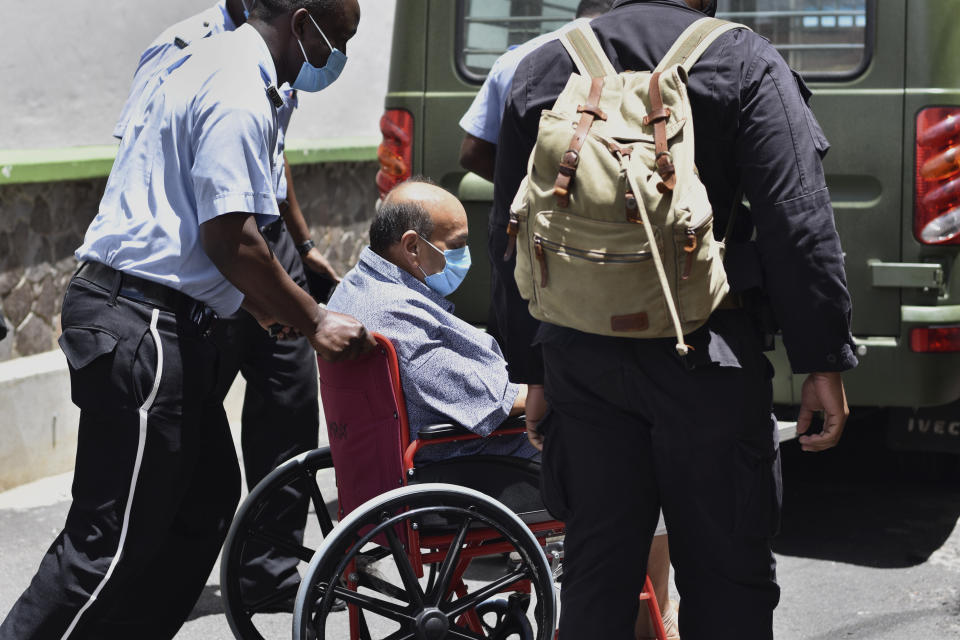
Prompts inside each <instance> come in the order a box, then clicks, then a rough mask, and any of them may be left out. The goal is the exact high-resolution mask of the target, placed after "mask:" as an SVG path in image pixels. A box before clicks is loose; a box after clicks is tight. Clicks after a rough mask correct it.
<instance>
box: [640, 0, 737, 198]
mask: <svg viewBox="0 0 960 640" xmlns="http://www.w3.org/2000/svg"><path fill="white" fill-rule="evenodd" d="M746 28H747V27H744V26H743V25H742V24H737V23H736V22H727V21H726V20H718V19H716V18H700V19H699V20H696V21H695V22H694V23H693V24H691V25H690V26H689V27H687V28H686V29H684V31H683V33H681V34H680V37H679V38H677V39H676V41H675V42H674V43H673V46H672V47H670V50H669V51H667V53H666V55H665V56H663V59H662V60H660V64H658V65H657V68H656V69H654V70H653V74H652V75H651V76H650V89H649V92H648V95H649V97H650V113H649V114H648V115H647V116H646V117H645V118H644V119H643V124H644V125H650V124H652V125H653V141H654V144H655V145H656V154H657V155H656V166H657V173H658V174H659V175H660V184H658V185H657V189H658V190H659V191H660V193H666V192H668V191H673V189H674V188H675V187H676V185H677V172H676V169H675V168H674V165H673V157H672V156H671V155H670V147H669V144H668V142H667V120H668V119H669V118H670V110H669V109H666V108H664V106H663V94H662V93H661V91H660V76H661V74H663V72H665V71H666V70H667V69H670V68H671V67H673V66H674V65H680V66H681V67H683V69H684V71H690V69H691V67H693V65H694V64H695V63H696V62H697V60H699V59H700V56H702V55H703V52H704V51H706V50H707V48H708V47H709V46H710V45H711V44H713V42H714V41H715V40H716V39H717V38H718V37H719V36H720V35H721V34H724V33H726V32H727V31H730V30H731V29H746Z"/></svg>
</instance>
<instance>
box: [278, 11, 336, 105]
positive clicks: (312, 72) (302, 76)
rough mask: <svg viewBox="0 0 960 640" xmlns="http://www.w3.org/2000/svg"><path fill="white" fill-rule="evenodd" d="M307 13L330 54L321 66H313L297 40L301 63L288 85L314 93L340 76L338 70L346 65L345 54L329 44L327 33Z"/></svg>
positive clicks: (301, 43)
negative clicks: (295, 77)
mask: <svg viewBox="0 0 960 640" xmlns="http://www.w3.org/2000/svg"><path fill="white" fill-rule="evenodd" d="M307 15H308V16H309V18H310V22H312V23H313V26H315V27H316V28H317V31H319V32H320V35H321V36H323V40H324V42H326V43H327V46H328V47H330V55H329V56H328V57H327V64H325V65H323V66H322V67H315V66H313V65H312V64H310V60H309V58H307V50H306V49H304V48H303V42H301V41H300V40H297V43H298V44H299V45H300V51H302V52H303V65H302V66H301V67H300V73H299V74H298V75H297V79H296V80H294V81H293V84H292V85H290V86H291V87H293V88H294V89H297V90H299V91H306V92H307V93H316V92H317V91H323V90H324V89H326V88H327V87H329V86H330V85H331V84H333V82H334V81H335V80H336V79H337V78H339V77H340V72H341V71H343V68H344V67H345V66H346V65H347V55H346V54H345V53H344V52H343V51H340V49H337V48H335V47H334V46H333V45H332V44H330V40H328V39H327V34H325V33H324V32H323V29H321V28H320V25H318V24H317V21H316V20H314V19H313V16H311V15H310V14H307Z"/></svg>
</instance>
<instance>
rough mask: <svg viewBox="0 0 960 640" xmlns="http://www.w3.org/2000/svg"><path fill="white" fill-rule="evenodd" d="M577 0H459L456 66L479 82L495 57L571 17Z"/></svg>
mask: <svg viewBox="0 0 960 640" xmlns="http://www.w3.org/2000/svg"><path fill="white" fill-rule="evenodd" d="M577 4H579V0H460V1H459V21H458V22H459V34H458V36H459V37H458V38H457V43H458V47H457V48H458V50H459V51H458V56H457V57H458V61H457V62H458V67H459V68H460V73H461V74H462V75H463V76H464V77H465V78H466V79H467V80H470V81H472V82H476V83H480V82H483V79H484V78H485V77H486V75H487V72H488V71H490V67H492V66H493V63H494V62H495V61H496V59H497V58H499V57H500V55H501V54H503V53H504V52H505V51H507V50H508V49H510V48H511V47H514V46H516V45H518V44H522V43H524V42H526V41H527V40H532V39H533V38H536V37H537V36H539V35H541V34H543V33H548V32H550V31H554V30H555V29H559V28H560V27H561V26H563V25H564V24H566V23H567V22H570V21H571V20H573V18H574V14H575V13H576V10H577Z"/></svg>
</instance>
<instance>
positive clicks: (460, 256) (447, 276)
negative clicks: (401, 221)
mask: <svg viewBox="0 0 960 640" xmlns="http://www.w3.org/2000/svg"><path fill="white" fill-rule="evenodd" d="M420 238H421V240H423V241H424V242H426V243H427V244H429V245H430V246H431V247H433V250H434V251H436V252H437V253H442V254H443V257H444V258H445V259H446V261H447V264H446V265H444V267H443V271H441V272H440V273H434V274H432V275H429V276H428V275H427V273H426V271H424V270H423V267H420V273H422V274H423V277H424V278H425V279H426V281H427V286H428V287H430V288H431V289H433V290H434V291H436V292H437V293H439V294H440V295H442V296H444V297H446V296H448V295H450V294H451V293H453V292H454V291H456V290H457V287H459V286H460V283H462V282H463V279H464V278H466V277H467V271H470V247H467V246H463V247H460V248H459V249H447V250H446V251H440V249H438V248H437V247H434V246H433V244H432V243H431V242H430V241H429V240H427V239H426V238H424V237H423V236H420Z"/></svg>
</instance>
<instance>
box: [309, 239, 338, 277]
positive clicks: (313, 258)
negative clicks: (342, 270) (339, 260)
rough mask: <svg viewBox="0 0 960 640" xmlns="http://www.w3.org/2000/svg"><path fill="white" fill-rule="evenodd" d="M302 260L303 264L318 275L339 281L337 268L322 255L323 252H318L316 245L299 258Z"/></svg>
mask: <svg viewBox="0 0 960 640" xmlns="http://www.w3.org/2000/svg"><path fill="white" fill-rule="evenodd" d="M301 260H303V266H305V267H306V268H308V269H310V270H311V271H313V272H315V273H319V274H320V275H323V276H327V277H328V278H330V279H331V280H333V281H334V282H340V274H338V273H337V270H336V269H334V268H333V265H331V264H330V262H329V261H328V260H327V259H326V258H325V257H323V254H322V253H320V250H319V249H317V248H316V247H313V248H312V249H310V251H307V252H306V253H305V254H303V257H302V258H301Z"/></svg>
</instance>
